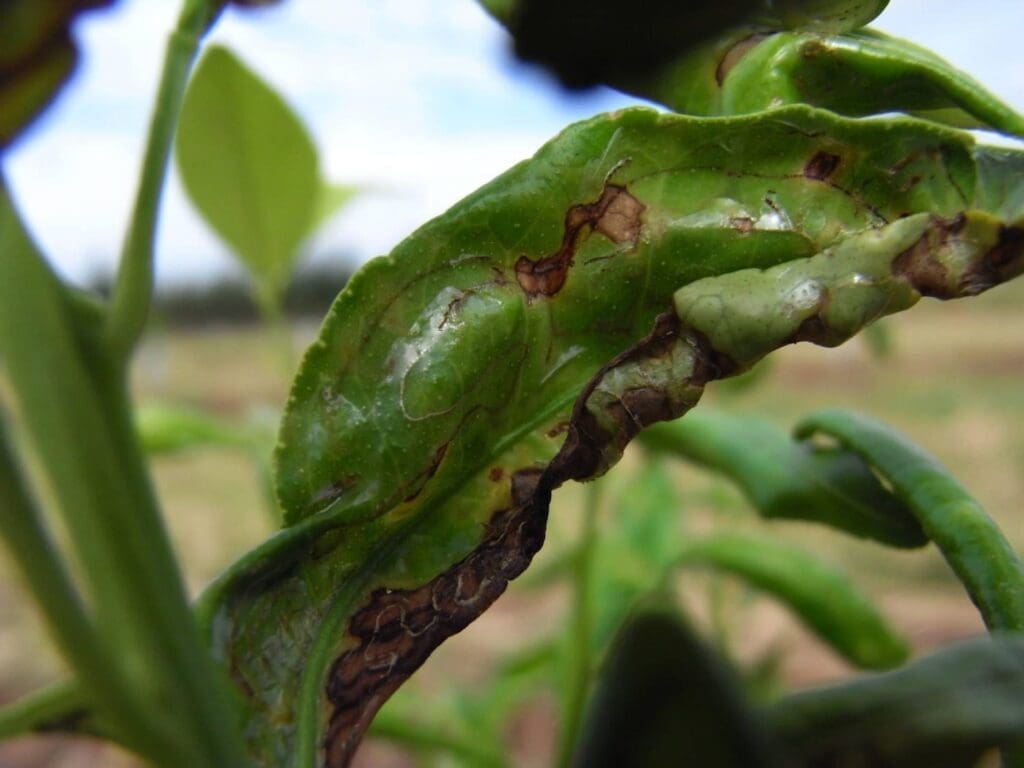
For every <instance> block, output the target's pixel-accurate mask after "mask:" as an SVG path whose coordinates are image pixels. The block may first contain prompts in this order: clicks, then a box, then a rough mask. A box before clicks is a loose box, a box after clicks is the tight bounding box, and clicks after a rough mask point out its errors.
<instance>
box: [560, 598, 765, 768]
mask: <svg viewBox="0 0 1024 768" xmlns="http://www.w3.org/2000/svg"><path fill="white" fill-rule="evenodd" d="M573 765H578V766H587V768H603V767H604V766H608V768H612V767H613V766H614V768H632V767H634V766H635V768H661V766H665V767H666V768H668V766H672V768H676V767H677V766H701V768H762V767H763V768H767V767H768V766H776V765H780V763H779V762H778V760H777V759H776V758H775V756H774V754H773V752H772V749H771V747H770V744H769V741H768V738H767V737H766V735H765V734H764V733H763V732H762V728H761V724H760V722H759V721H758V718H757V716H756V715H755V714H754V713H753V712H752V711H751V710H750V709H749V708H748V705H747V704H746V702H745V701H744V698H743V694H742V693H741V691H740V687H739V685H738V683H737V681H736V680H735V679H734V677H733V674H732V672H731V670H728V669H726V668H725V667H724V666H723V665H722V663H721V662H720V661H719V660H718V659H717V658H716V657H715V655H714V653H713V652H712V651H711V650H710V649H708V648H707V647H705V646H704V644H703V643H702V642H701V641H700V639H699V638H698V637H697V636H696V635H695V634H694V633H693V631H692V630H690V628H689V627H687V626H686V625H685V624H683V622H682V621H681V619H679V618H678V617H676V616H673V615H670V614H668V613H665V612H650V613H640V614H638V615H637V616H635V617H634V618H633V619H631V620H630V621H629V622H628V623H627V624H626V625H625V626H624V627H623V628H622V631H621V632H620V633H619V635H618V637H617V638H616V639H615V641H614V643H613V644H612V649H611V651H610V652H609V654H608V658H607V660H606V662H605V665H604V668H603V670H602V673H601V678H600V680H599V682H598V686H597V690H596V692H595V694H594V697H593V699H592V701H591V702H590V704H589V706H588V711H587V716H586V720H585V722H584V727H583V731H582V736H581V738H580V741H579V744H578V745H577V747H576V751H575V753H574V755H573Z"/></svg>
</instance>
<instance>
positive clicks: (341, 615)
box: [199, 108, 1024, 766]
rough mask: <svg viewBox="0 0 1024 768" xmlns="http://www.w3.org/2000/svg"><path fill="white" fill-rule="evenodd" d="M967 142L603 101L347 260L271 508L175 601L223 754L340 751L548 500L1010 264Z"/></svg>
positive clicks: (309, 362) (529, 536)
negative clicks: (243, 550) (191, 605)
mask: <svg viewBox="0 0 1024 768" xmlns="http://www.w3.org/2000/svg"><path fill="white" fill-rule="evenodd" d="M926 149H928V150H929V151H925V150H926ZM986 152H987V150H984V149H979V148H976V147H975V146H974V145H973V143H972V142H971V140H970V139H969V138H966V137H964V136H963V135H962V134H958V133H955V132H951V131H948V130H946V129H942V128H938V127H935V126H932V125H929V124H926V123H923V122H921V121H917V120H911V119H892V120H885V121H876V122H864V123H860V122H856V121H850V120H844V119H840V118H836V117H834V116H831V115H829V114H827V113H824V112H820V111H815V110H810V109H806V108H789V109H787V110H779V111H777V112H774V113H772V114H770V115H760V116H752V117H744V118H731V119H720V120H696V119H692V118H685V117H679V116H674V115H663V114H658V113H656V112H653V111H651V110H644V109H638V110H625V111H622V112H618V113H616V114H614V115H609V116H601V117H598V118H595V119H593V120H590V121H587V122H584V123H581V124H579V125H576V126H572V127H570V128H569V129H567V130H566V131H564V132H563V133H562V134H561V135H560V136H558V137H557V138H556V139H555V140H554V141H552V142H551V143H549V144H548V145H547V146H545V147H544V148H542V149H541V150H540V152H539V153H538V154H537V155H536V156H535V157H534V158H533V159H531V160H529V161H526V162H524V163H522V164H520V165H518V166H516V167H515V168H513V169H512V170H510V171H508V172H507V173H506V174H504V175H503V176H501V177H499V178H498V179H496V180H495V181H494V182H492V183H491V184H489V185H487V186H485V187H483V188H482V189H481V190H479V191H478V192H476V193H474V194H473V195H471V196H469V197H468V198H466V199H465V200H463V201H462V202H461V203H459V204H457V205H456V206H455V207H454V208H453V209H451V210H450V211H449V212H448V213H446V214H444V215H443V216H441V217H439V218H438V219H435V220H434V221H432V222H430V223H428V224H427V225H425V226H424V227H423V228H421V229H420V230H418V231H417V232H416V233H414V234H413V235H412V236H410V238H408V239H407V240H406V241H405V242H403V243H402V244H401V245H399V246H398V248H396V250H395V251H394V252H393V253H392V254H391V255H390V256H388V257H386V258H382V259H378V260H375V261H373V262H371V263H370V264H368V265H367V266H366V267H365V268H364V269H363V270H362V271H361V272H360V273H359V274H357V275H356V276H355V277H354V278H353V279H352V280H351V281H350V282H349V284H348V286H347V287H346V288H345V290H344V291H343V292H342V294H341V296H340V297H339V299H338V300H337V302H336V303H335V305H334V307H333V308H332V310H331V312H330V314H329V315H328V317H327V319H326V320H325V323H324V326H323V329H322V331H321V335H320V337H319V339H318V340H317V341H316V342H315V343H314V344H313V346H312V347H311V348H310V350H309V351H308V352H307V354H306V356H305V359H304V361H303V364H302V366H301V369H300V372H299V374H298V376H297V378H296V380H295V382H294V385H293V388H292V393H291V397H290V400H289V404H288V408H287V410H286V414H285V416H284V419H283V421H282V426H281V432H280V442H279V446H278V450H277V488H278V495H279V498H280V501H281V503H282V508H283V509H284V510H285V513H286V520H287V522H288V523H289V525H290V527H289V528H287V529H286V530H284V531H282V532H280V533H279V534H277V535H276V536H275V537H273V538H272V539H270V540H269V541H268V542H267V543H266V544H265V545H263V546H261V547H259V548H257V549H256V550H254V551H253V552H251V553H250V554H248V555H247V556H245V557H244V558H242V560H240V561H239V562H238V563H236V564H235V565H234V566H233V567H232V568H230V569H229V570H228V571H227V572H226V573H225V574H224V575H223V576H222V577H221V578H220V579H219V580H218V581H217V582H216V583H215V584H214V585H213V586H212V588H211V589H210V590H209V591H208V592H207V593H206V594H205V596H204V598H203V600H202V603H201V605H200V607H199V612H200V617H201V620H202V622H203V624H204V626H205V627H206V628H207V631H208V632H209V633H210V634H209V636H210V639H211V642H212V644H213V648H214V653H215V655H216V656H217V657H218V658H220V659H221V660H222V661H223V662H224V664H225V666H226V667H228V668H229V669H230V670H231V673H232V677H233V679H234V681H235V683H236V685H237V686H238V688H239V690H240V691H242V692H243V693H244V694H245V695H246V697H247V698H248V700H249V704H250V720H249V722H248V725H247V736H248V739H249V743H250V749H251V751H252V753H253V754H254V755H256V756H257V757H258V758H259V759H261V760H263V761H264V762H266V763H268V764H277V763H279V762H284V761H292V760H294V761H297V762H298V764H302V765H306V764H310V763H312V762H314V761H315V760H316V759H321V758H322V759H323V761H324V762H325V763H326V764H328V765H332V766H340V765H345V764H347V762H348V761H349V760H350V759H351V757H352V754H353V753H354V750H355V748H356V746H357V744H358V741H359V738H360V736H361V735H362V733H363V731H364V730H365V728H366V726H367V724H368V722H369V719H370V718H371V717H372V715H373V712H374V711H375V710H376V709H377V708H378V707H379V706H380V703H381V702H382V701H383V700H384V699H386V698H387V696H388V695H390V693H391V692H393V691H394V690H395V689H396V688H397V687H398V686H399V685H400V684H401V682H402V680H404V679H405V678H406V677H407V676H408V675H409V674H411V673H412V671H413V670H415V669H416V668H417V667H419V665H420V664H422V662H423V661H424V660H425V659H426V658H427V656H428V655H429V654H430V653H431V651H432V650H433V649H434V648H435V647H436V646H437V645H438V644H439V643H441V642H443V640H444V639H446V638H447V637H448V636H450V635H451V634H453V633H455V632H458V631H459V630H461V629H462V628H463V627H465V626H466V625H467V624H468V623H469V622H471V621H472V620H473V619H474V618H475V617H476V616H477V615H479V613H481V612H482V611H483V610H484V609H485V608H486V607H487V606H488V605H490V604H491V603H492V602H493V601H494V600H495V599H496V598H497V597H498V596H499V595H500V594H501V593H502V592H503V591H504V589H505V587H506V585H507V583H508V581H509V580H510V579H512V578H515V577H516V576H518V575H519V574H520V573H521V572H522V571H523V570H524V569H525V568H526V566H527V565H528V563H529V561H530V559H531V557H532V556H533V554H534V553H535V552H536V551H537V549H538V548H539V547H540V546H541V544H542V542H543V536H544V527H545V521H546V516H547V508H548V501H549V499H550V494H551V492H552V491H553V490H554V489H555V488H557V487H558V486H559V485H560V484H562V483H564V482H565V481H567V480H570V479H579V480H584V479H589V478H592V477H594V476H596V475H599V474H601V473H602V472H604V471H605V470H606V469H607V468H608V467H609V466H610V465H611V464H613V463H614V462H615V461H616V460H617V459H618V457H619V455H620V454H621V451H622V449H623V447H624V446H625V445H626V443H628V441H629V440H630V439H631V438H632V437H633V436H634V435H635V434H636V433H637V432H638V431H639V430H640V429H641V428H642V427H644V426H646V425H647V424H650V423H653V422H654V421H657V420H660V419H668V418H673V417H675V416H678V415H679V414H680V413H681V412H683V411H684V410H685V409H686V408H688V407H689V406H690V405H692V404H693V403H694V402H696V399H697V398H698V397H699V395H700V393H701V390H702V388H703V385H704V384H705V383H706V382H708V381H710V380H712V379H715V378H719V377H722V376H725V375H728V374H730V373H735V372H739V371H742V370H744V369H745V368H747V367H749V366H750V365H752V364H753V363H754V362H755V361H756V360H757V359H759V358H760V357H762V356H763V355H765V354H767V353H768V352H769V351H771V350H772V349H775V348H776V347H778V346H780V345H782V344H785V343H791V342H794V341H798V340H810V341H815V342H818V343H824V344H835V343H838V342H839V341H841V340H842V339H844V338H846V337H847V336H849V335H851V334H853V333H855V332H856V330H858V329H859V328H860V327H861V326H862V325H863V324H865V323H866V322H869V321H872V320H874V319H876V318H877V317H878V316H879V315H881V314H884V313H885V312H894V311H898V310H900V309H905V308H907V307H909V306H910V305H912V304H913V303H914V302H915V301H916V300H917V299H918V298H919V297H920V295H921V294H922V292H923V293H927V294H928V295H938V296H943V297H946V298H951V297H953V296H956V295H961V294H964V295H969V294H973V293H976V292H979V291H981V290H984V289H985V288H987V287H989V286H990V285H993V284H995V283H997V282H999V281H1001V280H1005V279H1009V278H1010V277H1012V276H1014V275H1016V274H1017V273H1018V272H1019V271H1020V269H1021V268H1022V266H1024V265H1022V263H1021V262H1022V250H1024V238H1022V237H1020V234H1021V232H1022V230H1021V229H1019V228H1018V226H1017V222H1018V220H1019V219H1020V217H1021V213H1022V212H1021V211H1019V210H1011V209H1008V208H1007V204H1006V202H1005V201H1004V200H998V201H997V200H995V198H994V197H990V196H989V195H988V193H985V192H982V191H980V189H979V182H978V179H979V174H978V172H977V166H978V164H979V163H980V162H983V161H982V160H981V158H983V157H984V156H985V155H986ZM1000 152H1001V154H1000V158H1001V162H1000V164H998V165H997V164H995V163H993V164H991V165H990V166H988V167H987V169H986V176H985V180H986V183H988V184H991V185H993V186H997V187H1001V188H1004V189H1007V188H1008V189H1011V190H1012V189H1014V188H1015V187H1016V185H1019V184H1020V183H1021V181H1020V178H1021V176H1020V174H1019V169H1020V168H1021V166H1022V165H1024V162H1022V160H1021V156H1020V155H1019V154H1014V153H1011V154H1006V153H1005V152H1004V151H1002V150H1000ZM823 155H829V156H830V157H834V158H835V160H834V161H831V160H830V161H829V162H828V163H825V162H824V161H823V159H822V156H823ZM825 165H828V167H829V170H828V173H827V174H826V173H823V172H822V168H823V167H824V166H825ZM1000 169H1001V170H1000ZM1012 174H1017V176H1016V177H1015V180H1014V179H1009V178H1007V177H1008V176H1010V175H1012ZM1021 199H1024V196H1022V197H1021ZM983 200H984V201H988V206H989V207H990V208H992V209H997V210H998V212H999V213H1001V214H1002V215H1003V216H1005V217H1006V218H999V217H997V216H996V215H995V213H996V210H989V211H985V210H978V206H979V205H980V201H983ZM933 262H934V263H935V264H937V265H939V266H938V268H934V269H926V268H925V267H927V266H928V265H931V264H932V263H933ZM772 265H777V266H772ZM679 286H683V287H682V288H681V289H679V290H676V289H677V288H678V287H679ZM826 293H828V294H829V295H831V296H832V299H833V300H832V302H831V303H830V304H827V305H826V304H825V303H824V302H822V301H821V300H820V299H821V297H822V296H823V295H825V294H826ZM652 325H653V330H651V329H652ZM280 723H287V724H288V725H287V726H286V727H280V725H279V724H280ZM318 755H320V758H318Z"/></svg>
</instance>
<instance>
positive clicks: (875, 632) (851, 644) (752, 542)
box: [679, 533, 908, 669]
mask: <svg viewBox="0 0 1024 768" xmlns="http://www.w3.org/2000/svg"><path fill="white" fill-rule="evenodd" d="M679 563H680V565H683V566H695V565H696V566H707V567H711V568H714V569H716V570H719V571H724V572H726V573H731V574H734V575H736V576H739V577H740V578H742V579H743V580H744V581H746V582H747V583H749V584H751V585H752V586H754V587H756V588H758V589H760V590H763V591H764V592H767V593H768V594H770V595H771V596H772V597H774V598H775V599H776V600H778V601H779V602H781V603H783V604H784V605H785V606H786V607H788V608H789V609H790V610H791V611H793V612H794V613H795V614H796V615H797V616H798V617H799V618H800V620H801V621H802V622H803V623H804V624H806V625H807V626H808V627H809V628H810V629H811V630H813V631H814V632H815V634H817V635H818V637H820V638H821V639H822V640H824V641H825V642H826V643H828V644H829V645H830V646H831V647H832V648H833V649H835V650H836V651H837V652H839V653H840V654H841V655H842V656H843V657H844V658H846V659H847V660H848V661H850V662H851V663H853V664H855V665H857V666H858V667H867V668H871V669H885V668H887V667H894V666H897V665H899V664H902V663H903V662H904V661H906V658H907V653H908V649H907V645H906V643H905V642H904V641H903V639H902V638H900V637H899V636H898V635H897V634H896V633H895V631H894V630H893V629H892V628H891V626H890V625H889V623H888V622H887V621H886V620H885V618H884V617H883V616H882V615H881V614H880V613H879V612H878V611H877V610H876V609H875V607H874V606H873V605H872V604H871V601H870V600H868V599H867V598H866V597H865V596H864V595H863V594H861V593H860V592H859V591H858V590H857V589H856V588H855V587H854V586H853V585H852V584H851V583H850V581H849V580H848V579H847V578H846V576H845V575H843V574H842V573H841V572H839V571H838V570H837V569H835V568H834V567H832V566H831V565H829V564H827V563H825V562H824V561H822V560H820V559H818V558H817V557H815V556H814V555H812V554H811V553H810V552H807V551H806V550H804V549H801V548H799V547H795V546H793V545H791V544H786V543H783V542H781V541H779V540H777V539H772V538H768V537H766V536H756V535H753V534H749V533H718V534H714V535H712V536H708V537H705V538H702V539H698V540H697V541H693V542H690V543H688V544H687V545H686V546H685V547H684V549H683V552H682V555H681V557H680V559H679Z"/></svg>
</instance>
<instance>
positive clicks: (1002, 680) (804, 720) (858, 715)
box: [766, 633, 1024, 768]
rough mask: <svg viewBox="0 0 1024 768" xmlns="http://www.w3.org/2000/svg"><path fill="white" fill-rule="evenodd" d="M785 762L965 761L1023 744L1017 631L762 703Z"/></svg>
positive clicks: (944, 767) (939, 767) (953, 765)
mask: <svg viewBox="0 0 1024 768" xmlns="http://www.w3.org/2000/svg"><path fill="white" fill-rule="evenodd" d="M766 715H767V718H768V722H769V723H770V724H771V726H772V730H773V732H774V735H775V736H776V738H777V740H778V742H779V743H780V745H781V746H782V747H784V750H785V753H786V764H787V765H793V766H820V765H894V766H895V765H898V766H900V767H901V768H962V767H963V766H969V765H975V763H976V761H977V759H978V758H979V757H980V756H981V754H982V753H983V752H985V751H986V750H989V749H992V748H993V747H1012V746H1019V745H1024V735H1022V734H1024V638H1022V637H1021V636H1020V635H1017V634H1002V633H1000V634H995V635H993V636H991V637H988V638H984V639H981V638H979V639H977V640H972V641H970V642H967V643H963V644H960V645H957V646H954V647H950V648H946V649H944V650H942V651H939V652H938V653H936V654H934V655H931V656H927V657H925V658H923V659H921V660H919V661H915V662H913V663H912V664H909V665H908V666H906V667H903V668H902V669H898V670H895V671H893V672H886V673H885V674H881V675H873V676H868V677H861V678H857V679H855V680H853V681H852V682H849V683H842V684H840V685H836V686H832V687H829V688H823V689H818V690H811V691H805V692H801V693H797V694H794V695H791V696H788V697H786V698H784V699H782V700H780V701H778V702H776V703H775V704H773V705H772V706H770V707H769V708H768V709H767V712H766Z"/></svg>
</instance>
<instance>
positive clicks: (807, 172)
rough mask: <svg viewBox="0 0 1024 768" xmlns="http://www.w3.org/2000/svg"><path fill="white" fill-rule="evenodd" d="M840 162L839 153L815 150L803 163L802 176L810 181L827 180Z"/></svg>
mask: <svg viewBox="0 0 1024 768" xmlns="http://www.w3.org/2000/svg"><path fill="white" fill-rule="evenodd" d="M841 162H842V158H841V157H840V156H839V155H833V154H832V153H831V152H821V151H819V152H815V153H814V155H813V156H812V157H811V159H810V160H808V161H807V162H806V163H805V164H804V168H803V171H802V174H803V177H804V178H805V179H810V180H812V181H827V180H828V178H829V177H830V176H831V175H832V174H833V173H835V171H836V169H837V168H838V167H839V164H840V163H841Z"/></svg>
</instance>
